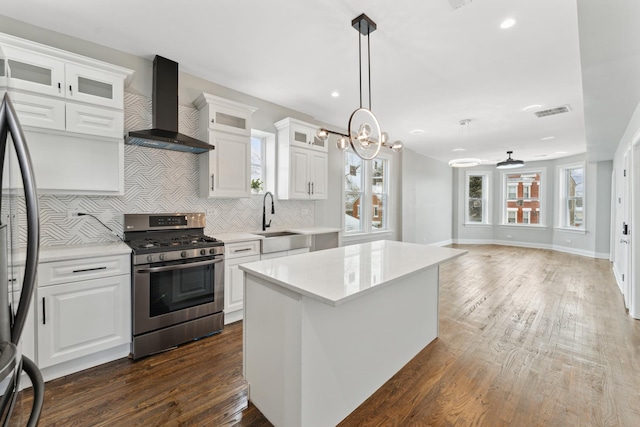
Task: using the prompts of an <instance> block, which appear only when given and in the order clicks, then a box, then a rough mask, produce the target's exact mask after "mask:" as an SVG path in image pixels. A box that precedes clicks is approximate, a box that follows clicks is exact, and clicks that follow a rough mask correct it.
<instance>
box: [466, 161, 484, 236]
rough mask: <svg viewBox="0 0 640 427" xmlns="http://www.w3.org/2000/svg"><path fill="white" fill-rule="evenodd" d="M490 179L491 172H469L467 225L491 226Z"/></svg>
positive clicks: (467, 178) (467, 179)
mask: <svg viewBox="0 0 640 427" xmlns="http://www.w3.org/2000/svg"><path fill="white" fill-rule="evenodd" d="M489 177H490V173H489V172H480V173H478V172H475V173H474V172H467V174H466V180H465V182H466V184H465V201H466V209H465V212H466V217H465V224H490V215H489V200H488V198H489Z"/></svg>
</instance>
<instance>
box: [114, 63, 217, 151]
mask: <svg viewBox="0 0 640 427" xmlns="http://www.w3.org/2000/svg"><path fill="white" fill-rule="evenodd" d="M152 120H153V122H152V126H153V128H152V129H145V130H136V131H131V132H129V133H128V134H127V135H126V136H125V144H129V145H140V146H142V147H151V148H162V149H165V150H173V151H186V152H189V153H196V154H198V153H205V152H207V151H209V150H213V149H214V148H215V147H214V146H213V145H210V144H207V143H206V142H202V141H200V140H197V139H195V138H191V137H190V136H188V135H184V134H181V133H179V132H178V63H177V62H173V61H171V60H169V59H167V58H163V57H162V56H158V55H156V57H155V58H154V59H153V98H152Z"/></svg>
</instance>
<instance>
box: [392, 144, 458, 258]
mask: <svg viewBox="0 0 640 427" xmlns="http://www.w3.org/2000/svg"><path fill="white" fill-rule="evenodd" d="M452 188H453V173H452V170H451V168H450V167H449V166H448V165H447V164H446V163H444V162H440V161H438V160H434V159H432V158H430V157H426V156H423V155H421V154H417V153H415V152H413V151H411V150H405V152H404V154H403V157H402V240H403V241H405V242H410V243H420V244H434V245H439V246H440V245H445V244H449V243H451V242H452V232H453V231H452V230H453V221H452V218H453V197H452V196H453V193H452V190H451V189H452Z"/></svg>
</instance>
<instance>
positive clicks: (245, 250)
mask: <svg viewBox="0 0 640 427" xmlns="http://www.w3.org/2000/svg"><path fill="white" fill-rule="evenodd" d="M251 249H252V248H244V249H236V250H234V251H233V253H234V254H237V253H238V252H247V251H250V250H251Z"/></svg>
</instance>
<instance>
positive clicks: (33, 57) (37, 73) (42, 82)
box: [4, 46, 65, 97]
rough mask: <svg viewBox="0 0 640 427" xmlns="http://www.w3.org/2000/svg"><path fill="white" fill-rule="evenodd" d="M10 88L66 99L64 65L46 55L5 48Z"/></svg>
mask: <svg viewBox="0 0 640 427" xmlns="http://www.w3.org/2000/svg"><path fill="white" fill-rule="evenodd" d="M4 54H5V61H6V76H7V77H8V78H9V80H10V82H9V83H10V87H11V88H14V89H20V90H25V91H30V92H37V93H41V94H44V95H51V96H59V97H64V96H65V94H64V88H63V86H64V63H63V62H62V61H58V60H55V59H53V58H50V57H48V56H45V55H39V54H36V53H33V52H28V51H26V50H22V49H18V48H14V47H7V46H5V47H4Z"/></svg>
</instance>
